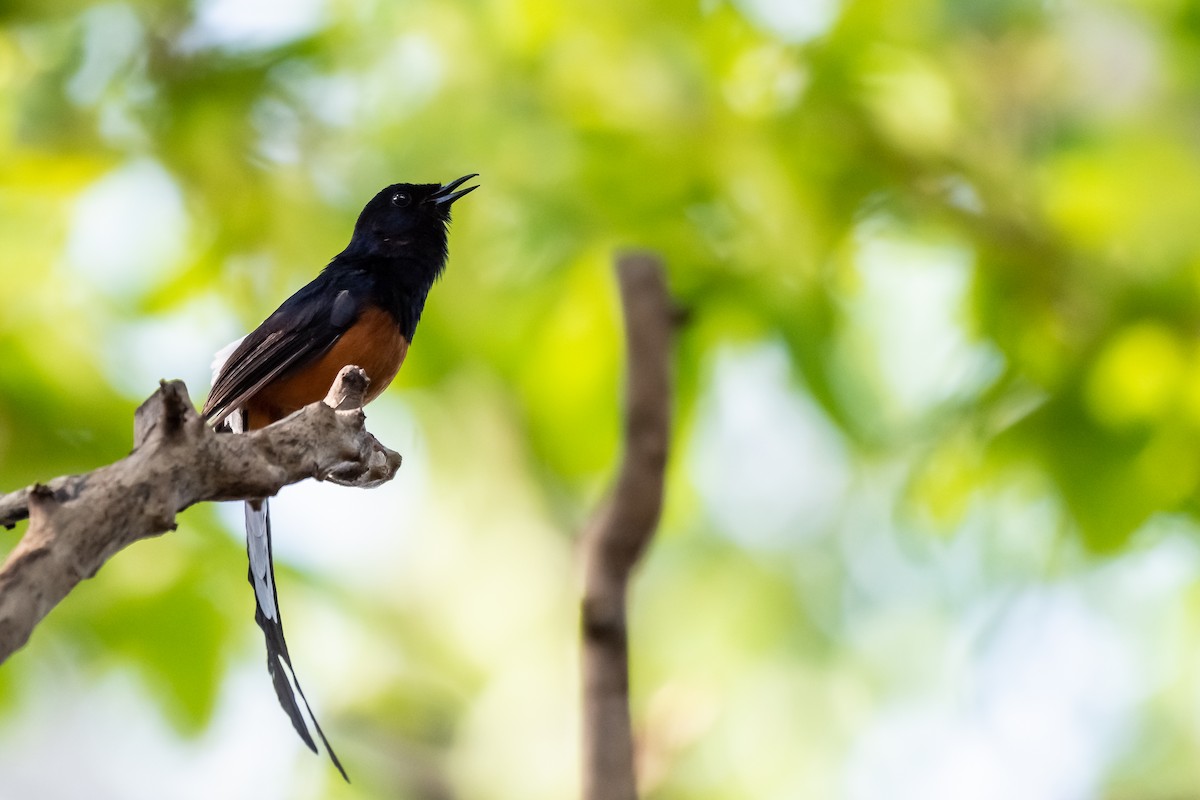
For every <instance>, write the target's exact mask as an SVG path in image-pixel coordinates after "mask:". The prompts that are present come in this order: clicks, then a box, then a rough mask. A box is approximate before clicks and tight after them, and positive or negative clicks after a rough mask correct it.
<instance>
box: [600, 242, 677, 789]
mask: <svg viewBox="0 0 1200 800" xmlns="http://www.w3.org/2000/svg"><path fill="white" fill-rule="evenodd" d="M617 279H618V281H619V284H620V288H621V304H622V306H623V308H624V313H625V340H626V352H627V354H628V367H627V373H628V375H627V377H626V384H625V406H626V408H625V430H624V455H623V457H622V460H621V466H620V470H619V472H618V475H617V479H616V484H615V486H614V488H613V491H612V493H611V495H610V497H609V499H608V501H607V502H606V503H605V504H604V505H603V506H602V508H601V509H600V510H599V511H598V512H597V513H596V515H595V516H594V517H593V518H592V519H591V521H590V522H589V523H588V526H587V529H586V531H585V532H584V536H583V558H584V569H585V573H584V596H583V609H582V611H583V695H584V697H583V796H584V798H585V800H636V798H637V780H636V775H635V769H634V758H633V733H632V726H631V723H630V715H629V652H628V651H629V644H628V630H627V624H626V613H625V605H626V593H627V588H628V585H629V576H630V573H631V572H632V571H633V568H634V566H635V565H636V564H637V562H638V560H639V558H641V555H642V553H643V552H645V549H646V546H647V545H648V544H649V542H650V539H651V537H652V536H653V535H654V530H655V528H656V527H657V525H658V518H659V514H660V512H661V510H662V503H663V475H664V472H665V469H666V463H667V448H668V444H669V440H670V425H671V413H670V408H671V381H670V361H671V358H670V356H671V328H672V325H673V316H674V314H673V309H672V306H671V302H670V299H669V297H668V295H667V287H666V281H665V279H664V277H663V270H662V265H661V263H660V262H659V260H658V258H657V257H655V256H653V255H650V254H646V253H630V254H626V255H624V256H622V257H621V258H620V259H619V260H618V263H617Z"/></svg>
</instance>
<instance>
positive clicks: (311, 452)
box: [0, 367, 400, 663]
mask: <svg viewBox="0 0 1200 800" xmlns="http://www.w3.org/2000/svg"><path fill="white" fill-rule="evenodd" d="M368 383H369V380H368V379H367V376H366V373H365V372H363V371H362V370H361V369H359V368H358V367H346V368H344V369H343V370H342V371H341V373H340V374H339V375H338V377H337V380H336V381H335V382H334V384H333V387H332V388H331V389H330V390H329V395H328V396H327V397H326V398H325V400H324V401H323V402H319V403H313V404H312V405H310V406H307V407H306V408H303V409H301V410H300V411H298V412H296V413H295V414H293V415H291V416H290V417H288V418H287V419H285V420H282V421H280V422H278V423H276V424H274V425H271V426H269V427H266V428H263V429H261V430H257V431H253V432H250V433H246V434H240V435H226V434H218V433H216V432H215V431H213V429H212V428H210V427H209V426H208V425H207V424H205V422H204V420H203V419H201V418H200V416H199V415H198V414H197V413H196V409H195V408H194V407H193V406H192V402H191V400H190V399H189V398H188V394H187V388H186V387H185V386H184V385H183V383H182V382H181V381H171V382H163V383H162V385H161V386H160V387H159V390H158V391H157V392H155V393H154V395H152V396H151V397H150V399H148V400H147V401H146V402H145V403H143V404H142V405H141V407H140V408H138V410H137V413H136V414H135V416H134V433H133V440H134V445H133V452H132V453H130V454H129V455H128V456H127V457H125V458H123V459H121V460H120V461H118V462H116V463H114V464H110V465H108V466H106V467H101V468H100V469H97V470H95V471H94V472H89V473H87V474H84V475H70V476H66V477H62V478H56V479H54V480H52V481H50V482H49V483H48V484H44V485H43V484H35V485H33V486H30V487H28V488H26V489H22V490H20V491H17V492H13V493H12V494H8V495H3V496H0V525H3V526H5V527H8V528H11V527H13V525H15V524H16V523H17V522H18V521H19V520H22V519H25V518H26V517H28V518H29V529H28V530H27V531H26V532H25V536H24V537H23V538H22V539H21V541H20V542H19V543H18V544H17V547H16V549H14V550H13V552H12V553H11V554H10V555H9V557H8V559H7V560H6V561H5V562H4V565H3V567H0V663H2V662H3V661H4V660H5V659H7V658H8V657H9V656H10V655H11V654H12V653H13V652H14V651H15V650H17V649H18V648H19V647H21V646H22V645H23V644H25V642H26V641H27V640H28V639H29V636H30V634H31V633H32V632H33V628H34V626H36V625H37V623H38V622H39V621H41V619H42V618H43V617H45V616H46V614H47V613H48V612H49V611H50V609H51V608H53V607H54V606H55V605H57V604H58V602H59V601H60V600H62V599H63V598H64V597H66V596H67V593H68V592H70V591H71V589H73V588H74V587H75V585H76V584H78V583H79V582H80V581H81V580H83V579H85V578H90V577H91V576H93V575H95V574H96V571H97V570H99V569H100V567H101V566H102V565H103V564H104V562H105V561H107V560H108V559H109V558H110V557H112V555H113V554H115V553H116V552H117V551H118V550H120V549H121V548H123V547H125V546H127V545H130V544H132V543H133V542H136V541H137V540H138V539H144V538H147V537H150V536H156V535H158V534H161V533H165V532H166V531H168V530H174V529H175V515H176V514H177V513H178V512H180V511H182V510H183V509H185V508H187V507H188V506H191V505H193V504H195V503H199V502H202V501H206V500H246V499H253V498H256V497H268V496H270V495H274V494H275V493H276V492H278V491H279V490H280V489H281V488H282V487H284V486H286V485H288V484H291V483H296V482H298V481H302V480H304V479H305V478H316V479H317V480H332V481H335V482H337V483H341V484H343V485H349V486H362V487H370V486H377V485H379V484H381V483H384V482H386V481H388V480H391V479H392V477H394V476H395V474H396V471H397V470H398V469H399V468H400V455H399V454H398V453H395V452H393V451H391V450H389V449H387V448H386V447H384V446H383V445H381V444H380V443H379V442H378V441H377V440H376V439H375V437H374V436H372V435H371V434H370V433H368V432H367V431H366V430H365V428H364V422H365V419H366V417H365V415H364V414H363V411H362V404H363V398H364V396H365V394H366V390H367V385H368Z"/></svg>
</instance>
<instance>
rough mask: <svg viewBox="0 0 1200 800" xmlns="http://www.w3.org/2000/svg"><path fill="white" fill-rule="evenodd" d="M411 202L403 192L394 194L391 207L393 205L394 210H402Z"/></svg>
mask: <svg viewBox="0 0 1200 800" xmlns="http://www.w3.org/2000/svg"><path fill="white" fill-rule="evenodd" d="M411 202H412V198H411V197H409V196H408V195H407V194H405V193H404V192H396V193H395V194H394V195H392V205H394V206H395V207H396V208H404V207H405V206H407V205H408V204H409V203H411Z"/></svg>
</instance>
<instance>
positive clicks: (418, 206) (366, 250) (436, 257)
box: [346, 174, 479, 271]
mask: <svg viewBox="0 0 1200 800" xmlns="http://www.w3.org/2000/svg"><path fill="white" fill-rule="evenodd" d="M474 177H476V175H474V174H472V175H464V176H463V177H461V178H459V179H458V180H456V181H450V182H449V183H445V184H440V185H439V184H436V183H394V184H392V185H391V186H389V187H387V188H386V189H384V190H382V191H381V192H379V194H377V195H375V196H374V197H373V198H371V201H370V202H368V203H367V205H366V207H364V208H363V210H362V213H361V214H359V215H358V222H357V223H355V225H354V235H353V237H351V239H350V246H349V247H348V248H346V254H347V255H353V256H360V257H362V256H366V257H372V256H374V257H384V258H400V259H404V260H410V259H411V260H417V261H422V262H426V263H427V264H428V266H429V267H430V268H433V269H434V270H435V271H440V270H441V267H442V265H443V264H444V263H445V260H446V223H447V222H449V221H450V206H451V205H452V204H453V203H454V201H455V200H458V199H459V198H460V197H462V196H463V195H465V194H468V193H470V192H472V191H474V190H475V189H477V188H479V187H478V186H469V187H467V188H466V189H460V190H459V191H455V189H458V187H459V186H462V185H463V184H464V183H466V182H467V181H469V180H470V179H471V178H474Z"/></svg>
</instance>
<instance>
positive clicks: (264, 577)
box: [246, 499, 350, 783]
mask: <svg viewBox="0 0 1200 800" xmlns="http://www.w3.org/2000/svg"><path fill="white" fill-rule="evenodd" d="M246 554H247V555H248V556H249V558H250V571H249V578H250V585H251V586H253V587H254V598H255V610H254V620H255V622H257V623H258V627H260V628H262V631H263V635H264V636H265V637H266V639H267V670H268V671H269V672H270V673H271V682H272V683H273V684H274V685H275V695H276V696H277V697H278V698H279V705H281V706H283V710H284V711H285V712H287V715H288V717H289V718H290V719H291V720H292V727H294V728H295V729H296V733H298V734H300V738H301V739H303V740H304V743H305V744H306V745H308V747H309V749H310V750H312V751H313V752H314V753H315V752H317V745H316V744H315V743H314V742H313V738H312V736H311V735H310V734H309V732H308V725H306V724H305V721H304V716H303V715H302V714H301V713H300V706H299V705H298V704H297V703H296V695H297V694H298V695H300V699H301V700H302V701H303V702H304V708H305V710H307V711H308V716H309V719H311V720H312V724H313V727H314V728H316V729H317V736H319V737H320V738H321V744H323V745H325V752H327V753H329V758H330V760H331V761H333V765H334V766H335V767H337V769H338V772H340V773H342V777H343V778H345V780H346V783H349V782H350V776H348V775H347V774H346V770H345V769H343V768H342V762H341V761H339V760H338V757H337V754H336V753H334V752H333V748H332V747H330V746H329V740H328V739H326V738H325V732H324V731H323V730H321V723H319V722H317V717H316V715H314V714H313V710H312V706H310V705H309V704H308V698H307V697H305V696H304V690H303V689H301V688H300V681H298V680H297V679H296V670H295V668H294V667H292V659H291V656H289V655H288V649H287V642H286V641H285V640H284V638H283V620H282V618H281V617H280V616H279V595H278V594H277V593H276V591H275V563H274V559H273V554H272V551H271V511H270V507H269V506H268V504H267V501H266V500H265V499H263V500H248V501H247V502H246ZM284 665H286V666H287V671H286V672H285V671H284V669H283V667H284ZM289 677H290V679H291V680H290V682H289ZM293 686H295V687H296V688H295V691H293V690H292V687H293Z"/></svg>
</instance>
